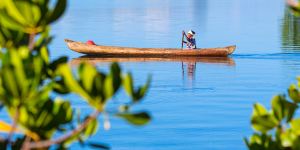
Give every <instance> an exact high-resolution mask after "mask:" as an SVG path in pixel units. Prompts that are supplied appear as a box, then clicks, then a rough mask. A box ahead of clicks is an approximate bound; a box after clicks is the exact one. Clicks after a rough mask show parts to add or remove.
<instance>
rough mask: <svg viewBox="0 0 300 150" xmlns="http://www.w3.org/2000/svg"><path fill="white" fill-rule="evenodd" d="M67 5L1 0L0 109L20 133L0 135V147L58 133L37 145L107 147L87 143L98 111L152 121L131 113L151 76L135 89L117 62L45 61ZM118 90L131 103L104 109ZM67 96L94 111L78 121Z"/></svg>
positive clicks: (58, 1) (130, 120) (42, 0)
mask: <svg viewBox="0 0 300 150" xmlns="http://www.w3.org/2000/svg"><path fill="white" fill-rule="evenodd" d="M50 3H51V4H54V5H52V6H53V7H50ZM66 5H67V1H66V0H55V1H50V0H1V2H0V107H1V108H2V107H3V108H5V110H6V111H7V113H8V114H9V116H10V117H11V120H12V122H13V125H12V126H14V125H16V130H17V131H18V132H21V136H20V135H19V136H18V137H19V138H11V139H7V140H2V139H3V138H2V137H0V149H21V147H22V146H23V145H24V144H28V142H29V144H33V145H34V144H35V143H38V142H45V141H49V140H50V141H51V140H55V139H56V138H57V135H65V136H67V138H63V139H64V140H63V141H60V142H59V143H55V145H49V146H46V147H42V148H41V147H37V148H36V149H48V148H51V147H52V146H58V147H59V149H66V148H67V147H68V146H69V145H70V144H72V143H73V142H76V141H78V142H80V143H81V144H83V145H84V144H86V145H90V146H92V147H106V146H103V144H98V143H92V144H88V142H86V140H87V139H88V138H89V137H90V136H92V135H94V134H95V133H97V131H98V127H99V124H100V123H101V122H100V121H99V120H98V116H99V114H105V116H107V115H112V116H116V117H118V118H122V119H124V120H126V121H127V122H128V123H130V124H133V125H139V126H140V125H145V124H147V123H149V121H150V119H151V117H150V115H149V113H148V112H146V111H137V112H133V111H131V107H133V106H134V105H136V104H138V103H139V102H141V100H142V99H143V98H144V96H145V95H146V93H147V91H148V89H149V86H150V80H151V79H150V78H149V79H148V81H147V82H146V83H145V84H144V85H142V86H139V87H136V86H135V85H134V82H133V77H132V75H131V74H130V73H127V74H124V73H123V72H122V70H121V68H120V66H119V65H118V64H117V63H113V64H111V66H110V71H109V72H108V73H104V72H101V71H99V70H98V69H97V68H96V67H95V66H93V65H91V64H88V63H81V64H80V65H79V67H73V68H72V67H71V66H70V65H69V64H68V58H67V57H60V58H58V59H56V60H53V61H51V60H50V59H49V49H48V45H49V43H50V42H51V40H52V38H53V37H52V36H51V35H50V24H51V23H53V22H55V21H57V20H58V19H59V18H60V17H61V16H62V15H63V13H64V12H65V9H66ZM74 70H75V71H74ZM122 88H123V89H124V91H126V93H127V94H128V96H129V99H130V102H128V101H125V102H124V103H122V104H120V106H119V108H120V109H114V110H112V111H110V110H107V107H106V106H107V105H108V104H109V103H108V102H109V101H110V100H111V99H112V98H113V97H114V96H115V95H116V94H117V93H118V92H119V91H122V90H120V89H122ZM66 94H75V95H76V96H77V98H78V99H80V100H84V101H85V102H86V103H87V104H88V106H90V107H91V109H92V110H94V111H95V112H96V114H97V115H96V116H94V115H92V114H90V115H86V116H85V115H80V114H79V113H77V121H76V120H75V119H74V118H76V117H74V116H75V114H76V113H75V111H74V108H73V107H72V105H71V103H70V101H69V100H67V99H63V98H61V97H64V95H66ZM107 118H108V117H107ZM107 121H109V120H105V122H107ZM8 134H9V135H11V133H8ZM8 137H10V136H8ZM28 138H29V140H28ZM25 139H27V140H25ZM25 142H27V143H25ZM106 148H107V147H106ZM34 149H35V148H34Z"/></svg>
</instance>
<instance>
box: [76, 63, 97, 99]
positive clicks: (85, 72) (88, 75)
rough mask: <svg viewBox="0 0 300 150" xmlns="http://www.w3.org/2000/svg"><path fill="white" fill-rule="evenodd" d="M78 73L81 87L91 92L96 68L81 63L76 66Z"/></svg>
mask: <svg viewBox="0 0 300 150" xmlns="http://www.w3.org/2000/svg"><path fill="white" fill-rule="evenodd" d="M78 74H79V79H80V83H81V84H82V87H83V88H84V89H85V90H86V91H87V92H88V93H91V91H92V85H93V81H94V78H95V76H96V74H97V70H96V68H95V67H94V66H92V65H90V64H87V63H81V64H80V65H79V68H78Z"/></svg>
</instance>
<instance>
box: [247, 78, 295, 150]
mask: <svg viewBox="0 0 300 150" xmlns="http://www.w3.org/2000/svg"><path fill="white" fill-rule="evenodd" d="M299 85H300V79H298V87H299ZM298 87H297V86H296V85H294V84H292V85H291V86H290V87H289V89H288V95H289V98H287V97H285V96H283V95H277V96H275V97H274V98H273V99H272V101H271V106H272V107H271V110H269V111H268V110H267V109H266V108H265V107H264V106H263V105H261V104H254V109H253V114H252V117H251V124H252V127H253V129H254V130H255V131H256V132H255V133H254V134H253V135H252V136H251V137H250V139H245V142H246V144H247V146H248V148H249V149H251V150H257V149H260V150H277V149H278V150H279V149H299V148H300V118H295V117H294V115H295V113H296V111H297V110H298V108H299V106H298V105H299V103H300V101H299V100H300V94H299V92H300V91H299V89H298Z"/></svg>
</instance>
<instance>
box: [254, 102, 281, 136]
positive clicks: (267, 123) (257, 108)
mask: <svg viewBox="0 0 300 150" xmlns="http://www.w3.org/2000/svg"><path fill="white" fill-rule="evenodd" d="M251 124H252V127H253V128H254V129H255V130H257V131H260V132H262V133H266V132H268V131H269V130H272V129H273V128H274V127H276V126H277V125H278V121H277V120H276V118H275V117H274V116H273V115H272V114H271V113H268V112H267V110H266V109H265V108H264V106H262V105H261V104H258V103H257V104H254V110H253V115H252V118H251Z"/></svg>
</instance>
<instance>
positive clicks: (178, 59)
mask: <svg viewBox="0 0 300 150" xmlns="http://www.w3.org/2000/svg"><path fill="white" fill-rule="evenodd" d="M160 61H164V62H165V61H169V62H201V63H212V64H225V65H229V66H234V65H235V62H234V60H233V59H232V58H229V57H168V58H158V57H108V56H107V57H106V56H103V57H90V56H82V57H79V58H75V59H73V60H72V61H71V64H72V65H77V64H79V63H80V62H87V63H90V64H98V63H106V62H160Z"/></svg>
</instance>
